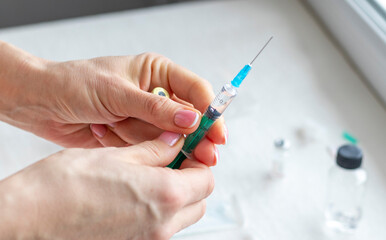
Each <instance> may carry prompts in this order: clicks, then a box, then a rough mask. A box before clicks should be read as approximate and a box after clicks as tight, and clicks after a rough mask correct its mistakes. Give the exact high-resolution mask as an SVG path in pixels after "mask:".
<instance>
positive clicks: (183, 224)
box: [169, 199, 206, 234]
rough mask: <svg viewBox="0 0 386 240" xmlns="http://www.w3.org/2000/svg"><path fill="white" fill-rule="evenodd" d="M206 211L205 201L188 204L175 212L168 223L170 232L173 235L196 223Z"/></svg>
mask: <svg viewBox="0 0 386 240" xmlns="http://www.w3.org/2000/svg"><path fill="white" fill-rule="evenodd" d="M205 211H206V200H205V199H203V200H201V201H198V202H196V203H193V204H190V205H188V206H186V207H184V208H182V209H181V210H180V211H179V212H177V213H176V214H175V215H174V216H173V218H172V219H171V220H170V222H169V226H170V231H171V232H172V233H173V234H174V233H176V232H179V231H181V230H182V229H184V228H187V227H188V226H190V225H192V224H194V223H196V222H198V220H200V219H201V218H202V217H203V216H204V214H205Z"/></svg>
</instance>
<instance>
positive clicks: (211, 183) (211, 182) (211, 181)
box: [207, 169, 215, 195]
mask: <svg viewBox="0 0 386 240" xmlns="http://www.w3.org/2000/svg"><path fill="white" fill-rule="evenodd" d="M214 186H215V182H214V176H213V173H212V171H210V170H209V169H208V189H207V195H210V194H211V193H212V192H213V190H214Z"/></svg>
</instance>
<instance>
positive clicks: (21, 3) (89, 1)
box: [0, 0, 197, 28]
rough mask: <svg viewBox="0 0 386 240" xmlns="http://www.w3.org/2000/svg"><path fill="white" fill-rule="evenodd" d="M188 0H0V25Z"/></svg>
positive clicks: (15, 24) (0, 26)
mask: <svg viewBox="0 0 386 240" xmlns="http://www.w3.org/2000/svg"><path fill="white" fill-rule="evenodd" d="M188 1H192V0H109V1H105V0H32V1H31V0H0V28H4V27H11V26H17V25H24V24H31V23H38V22H45V21H52V20H57V19H64V18H73V17H80V16H86V15H94V14H99V13H106V12H113V11H121V10H127V9H134V8H144V7H149V6H155V5H163V4H170V3H178V2H188ZM196 1H197V0H196Z"/></svg>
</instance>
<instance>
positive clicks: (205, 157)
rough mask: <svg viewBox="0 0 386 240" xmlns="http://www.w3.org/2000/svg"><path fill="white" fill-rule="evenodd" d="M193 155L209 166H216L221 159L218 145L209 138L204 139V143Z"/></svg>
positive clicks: (200, 144)
mask: <svg viewBox="0 0 386 240" xmlns="http://www.w3.org/2000/svg"><path fill="white" fill-rule="evenodd" d="M193 154H194V158H195V159H196V160H198V161H200V162H202V163H204V164H205V165H207V166H215V165H216V164H217V161H218V158H219V153H218V149H217V147H216V145H215V144H214V143H213V142H212V141H211V140H209V139H208V138H203V139H202V141H201V142H200V143H199V144H198V145H197V147H196V148H195V149H194V152H193Z"/></svg>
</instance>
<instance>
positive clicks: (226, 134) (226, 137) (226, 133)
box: [224, 124, 228, 144]
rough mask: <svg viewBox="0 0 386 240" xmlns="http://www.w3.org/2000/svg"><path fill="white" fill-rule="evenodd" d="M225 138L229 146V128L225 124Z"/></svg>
mask: <svg viewBox="0 0 386 240" xmlns="http://www.w3.org/2000/svg"><path fill="white" fill-rule="evenodd" d="M224 138H225V144H227V142H228V128H227V126H226V125H225V124H224Z"/></svg>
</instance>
